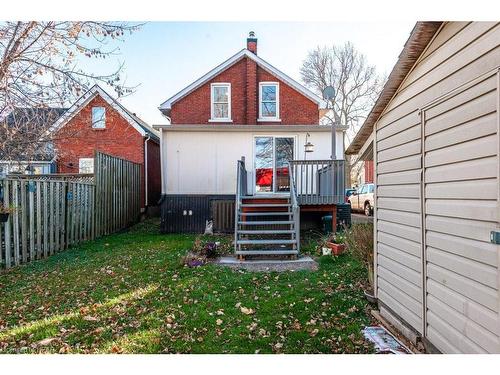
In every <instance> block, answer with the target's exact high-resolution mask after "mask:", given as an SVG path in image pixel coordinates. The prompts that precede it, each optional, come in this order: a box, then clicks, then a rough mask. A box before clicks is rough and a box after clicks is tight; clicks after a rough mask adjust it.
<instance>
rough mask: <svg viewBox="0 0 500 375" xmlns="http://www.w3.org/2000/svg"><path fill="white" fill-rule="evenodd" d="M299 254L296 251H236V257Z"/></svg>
mask: <svg viewBox="0 0 500 375" xmlns="http://www.w3.org/2000/svg"><path fill="white" fill-rule="evenodd" d="M298 253H299V252H298V251H297V250H282V249H276V250H270V249H266V250H237V251H236V255H295V254H298Z"/></svg>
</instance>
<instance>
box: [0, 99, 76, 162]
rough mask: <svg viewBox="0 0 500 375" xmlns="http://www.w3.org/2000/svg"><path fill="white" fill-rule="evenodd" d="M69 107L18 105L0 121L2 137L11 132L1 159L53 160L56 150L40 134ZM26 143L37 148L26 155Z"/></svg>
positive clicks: (0, 137) (0, 152)
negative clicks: (43, 140) (41, 139)
mask: <svg viewBox="0 0 500 375" xmlns="http://www.w3.org/2000/svg"><path fill="white" fill-rule="evenodd" d="M66 110H67V108H51V107H38V108H35V107H16V108H14V109H13V110H12V111H11V112H10V113H9V114H8V115H7V117H5V118H4V119H3V120H1V121H0V139H2V138H3V137H5V133H7V132H11V135H10V137H9V139H10V141H9V142H7V145H5V147H4V148H2V149H0V160H4V161H5V160H6V159H9V160H16V161H28V160H29V161H51V160H52V159H53V158H54V156H55V154H54V150H53V149H52V148H51V147H49V145H48V144H47V143H46V142H40V139H39V137H40V135H41V134H43V133H44V132H45V131H46V129H47V126H50V124H53V123H54V122H55V121H56V120H57V119H58V118H59V117H60V116H61V115H62V114H63V113H64V112H66ZM26 143H30V144H32V145H34V146H36V149H35V150H34V151H33V152H31V153H30V155H29V156H28V155H26Z"/></svg>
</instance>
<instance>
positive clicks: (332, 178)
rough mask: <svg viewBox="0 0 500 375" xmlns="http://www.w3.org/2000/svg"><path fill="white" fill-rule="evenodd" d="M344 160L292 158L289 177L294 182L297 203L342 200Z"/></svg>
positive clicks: (307, 203) (309, 203) (326, 202)
mask: <svg viewBox="0 0 500 375" xmlns="http://www.w3.org/2000/svg"><path fill="white" fill-rule="evenodd" d="M344 163H345V162H344V160H292V161H290V179H292V178H293V180H294V182H295V193H296V195H297V201H298V204H299V205H311V204H338V203H343V202H344V194H345V192H344Z"/></svg>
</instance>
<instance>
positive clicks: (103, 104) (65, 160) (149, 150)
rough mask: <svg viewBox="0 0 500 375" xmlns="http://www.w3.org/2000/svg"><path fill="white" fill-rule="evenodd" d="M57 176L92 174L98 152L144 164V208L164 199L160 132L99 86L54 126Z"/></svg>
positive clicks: (71, 108) (142, 176) (83, 97)
mask: <svg viewBox="0 0 500 375" xmlns="http://www.w3.org/2000/svg"><path fill="white" fill-rule="evenodd" d="M52 130H53V131H54V132H56V133H55V134H56V135H55V137H54V148H55V152H56V153H57V172H59V173H92V172H93V160H94V159H93V158H94V154H95V151H100V152H103V153H106V154H109V155H113V156H116V157H120V158H123V159H126V160H130V161H133V162H135V163H139V164H141V166H142V167H141V179H142V193H141V195H142V202H143V207H146V206H155V205H156V204H157V202H158V200H159V198H160V183H161V182H160V146H159V138H158V132H157V131H156V130H154V129H153V128H151V127H150V126H149V125H148V124H147V123H145V122H144V121H142V120H141V119H140V118H138V117H137V116H136V115H135V114H134V113H131V112H130V111H128V110H127V109H126V108H125V107H123V106H122V105H121V104H120V103H119V102H118V101H117V100H116V99H114V98H112V97H111V96H110V95H109V94H107V93H106V92H105V91H104V90H103V89H102V88H101V87H99V86H98V85H95V86H94V87H92V88H91V89H90V90H89V91H87V92H86V93H85V94H84V95H82V96H81V97H80V98H79V99H78V100H77V101H76V102H75V103H74V104H73V105H72V106H71V107H70V108H69V109H68V110H67V111H66V113H64V115H63V116H61V117H60V118H59V119H58V120H57V121H56V122H55V123H54V125H53V127H52Z"/></svg>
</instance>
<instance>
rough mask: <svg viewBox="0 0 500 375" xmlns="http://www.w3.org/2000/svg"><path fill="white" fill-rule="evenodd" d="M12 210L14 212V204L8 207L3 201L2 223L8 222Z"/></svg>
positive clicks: (0, 216)
mask: <svg viewBox="0 0 500 375" xmlns="http://www.w3.org/2000/svg"><path fill="white" fill-rule="evenodd" d="M12 212H14V206H10V207H7V206H5V205H4V204H3V203H0V223H6V222H7V220H9V215H10V214H11V213H12Z"/></svg>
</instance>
